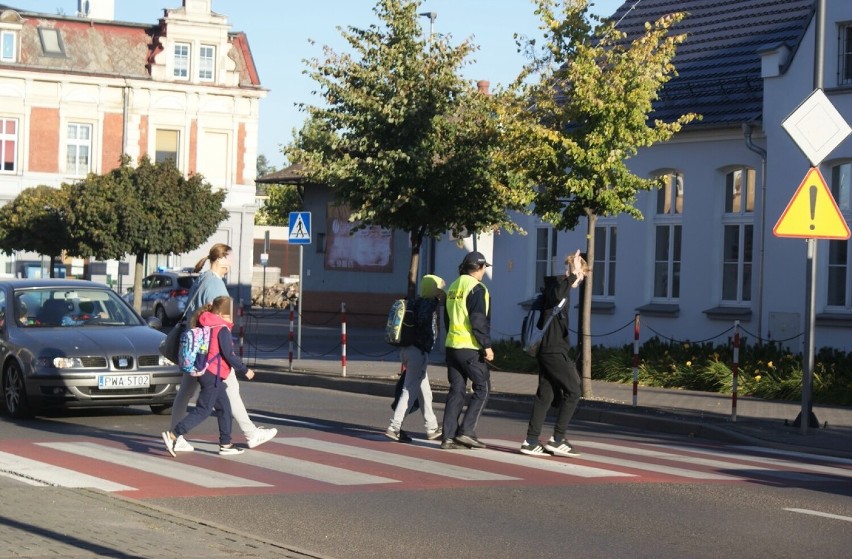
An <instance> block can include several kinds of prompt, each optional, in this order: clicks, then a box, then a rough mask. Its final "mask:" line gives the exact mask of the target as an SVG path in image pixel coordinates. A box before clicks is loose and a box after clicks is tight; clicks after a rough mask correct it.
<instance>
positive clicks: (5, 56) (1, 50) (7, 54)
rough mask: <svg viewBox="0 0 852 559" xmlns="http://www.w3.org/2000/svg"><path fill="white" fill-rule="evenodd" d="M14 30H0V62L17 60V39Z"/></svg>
mask: <svg viewBox="0 0 852 559" xmlns="http://www.w3.org/2000/svg"><path fill="white" fill-rule="evenodd" d="M17 39H18V38H17V34H16V33H15V32H14V31H8V30H5V29H4V30H2V31H0V62H17V61H18V41H17Z"/></svg>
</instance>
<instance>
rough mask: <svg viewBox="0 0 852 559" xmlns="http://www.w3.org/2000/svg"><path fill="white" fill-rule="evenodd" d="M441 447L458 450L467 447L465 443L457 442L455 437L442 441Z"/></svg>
mask: <svg viewBox="0 0 852 559" xmlns="http://www.w3.org/2000/svg"><path fill="white" fill-rule="evenodd" d="M441 448H442V449H444V450H458V449H461V448H465V449H466V448H467V447H466V446H464V445H463V444H459V443H457V442H455V441H454V440H453V439H444V440H443V441H441Z"/></svg>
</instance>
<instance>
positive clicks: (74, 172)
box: [65, 122, 95, 177]
mask: <svg viewBox="0 0 852 559" xmlns="http://www.w3.org/2000/svg"><path fill="white" fill-rule="evenodd" d="M72 128H74V129H76V130H77V131H78V132H79V131H80V130H87V131H88V138H86V139H85V140H81V139H80V135H79V133H78V134H77V136H76V137H75V138H71V136H70V133H71V129H72ZM94 129H95V127H94V126H92V124H91V123H87V122H68V123H67V124H66V125H65V173H66V174H67V175H71V176H75V177H84V176H86V175H88V174H89V173H90V172H91V171H92V163H93V162H92V153H93V149H92V148H93V146H92V143H93V140H94V139H93V137H92V135H93V133H94ZM83 147H85V148H87V150H88V151H87V161H86V163H85V165H82V164H80V162H79V160H80V148H83ZM72 149H73V150H74V151H75V153H74V160H75V162H74V163H73V164H71V163H70V159H71V156H72V153H71V150H72ZM83 167H85V170H84V171H83V172H80V171H81V169H82V168H83Z"/></svg>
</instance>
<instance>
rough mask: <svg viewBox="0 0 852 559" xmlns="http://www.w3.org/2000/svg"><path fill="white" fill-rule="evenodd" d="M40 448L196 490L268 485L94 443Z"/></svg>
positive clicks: (163, 458)
mask: <svg viewBox="0 0 852 559" xmlns="http://www.w3.org/2000/svg"><path fill="white" fill-rule="evenodd" d="M38 444H39V445H41V446H45V447H48V448H53V449H55V450H61V451H62V452H68V453H71V454H76V455H78V456H85V457H86V458H92V459H94V460H100V461H102V462H109V463H110V464H117V465H119V466H124V467H126V468H132V469H134V470H141V471H143V472H147V473H149V474H154V475H158V476H162V477H167V478H171V479H176V480H179V481H183V482H186V483H189V484H192V485H198V486H199V487H208V488H225V487H270V485H269V484H266V483H261V482H259V481H254V480H251V479H245V478H241V477H237V476H232V475H228V474H224V473H221V472H217V471H216V470H215V469H213V468H201V467H198V466H192V465H190V464H183V463H181V462H178V461H176V460H175V459H174V458H171V457H156V456H149V455H146V454H142V453H140V452H136V451H132V450H122V449H119V448H113V447H110V446H106V445H101V444H97V443H88V442H80V443H38Z"/></svg>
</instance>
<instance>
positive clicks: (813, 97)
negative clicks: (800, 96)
mask: <svg viewBox="0 0 852 559" xmlns="http://www.w3.org/2000/svg"><path fill="white" fill-rule="evenodd" d="M781 126H783V127H784V130H786V131H787V133H788V134H789V135H790V137H791V138H792V139H793V141H794V142H796V145H797V146H799V149H800V150H802V152H803V153H804V154H805V157H807V158H808V160H809V161H810V162H811V165H813V166H814V167H816V166H818V165H819V164H820V163H822V160H823V159H825V158H826V157H827V156H828V154H830V153H831V152H832V151H834V148H836V147H837V146H839V145H840V142H842V141H843V140H845V139H846V136H848V135H849V134H850V132H852V128H850V127H849V124H848V123H847V122H846V120H844V118H843V116H842V115H841V114H840V113H839V112H838V111H837V109H836V108H835V107H834V105H832V104H831V101H829V99H828V97H826V95H825V93H823V91H822V90H821V89H816V90H814V92H813V93H811V94H810V95H809V96H808V98H807V99H805V100H804V101H803V102H802V104H801V105H799V106H798V107H797V108H796V110H794V111H793V112H792V113H790V116H788V117H787V118H786V119H784V122H782V123H781Z"/></svg>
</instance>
